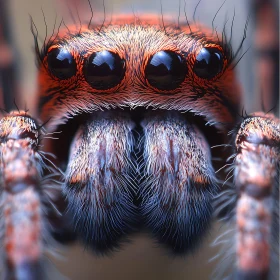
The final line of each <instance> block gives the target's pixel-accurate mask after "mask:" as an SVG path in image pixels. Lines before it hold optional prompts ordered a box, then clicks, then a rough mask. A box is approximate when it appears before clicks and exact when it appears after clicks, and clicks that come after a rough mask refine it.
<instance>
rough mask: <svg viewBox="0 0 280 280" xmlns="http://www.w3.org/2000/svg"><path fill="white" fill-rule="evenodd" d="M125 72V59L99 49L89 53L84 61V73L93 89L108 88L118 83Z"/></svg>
mask: <svg viewBox="0 0 280 280" xmlns="http://www.w3.org/2000/svg"><path fill="white" fill-rule="evenodd" d="M124 74H125V61H124V60H123V59H121V58H120V57H119V55H118V54H116V53H113V52H109V51H101V52H96V53H93V54H92V55H90V57H89V58H88V60H87V61H86V63H85V67H84V75H85V79H86V80H87V82H88V83H89V84H90V85H91V86H92V87H93V88H95V89H102V90H105V89H109V88H112V87H115V86H116V85H118V84H119V83H120V82H121V80H122V79H123V77H124Z"/></svg>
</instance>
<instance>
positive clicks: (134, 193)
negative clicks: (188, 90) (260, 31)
mask: <svg viewBox="0 0 280 280" xmlns="http://www.w3.org/2000/svg"><path fill="white" fill-rule="evenodd" d="M214 178H215V176H214V171H213V167H212V162H211V154H210V148H209V144H208V143H207V141H206V139H205V137H204V136H203V135H202V133H201V132H200V131H199V129H198V128H197V126H196V124H194V123H193V121H192V120H189V121H188V120H186V118H185V116H183V115H182V114H181V113H179V112H175V111H163V110H160V111H152V112H151V111H146V112H142V113H141V114H137V113H136V112H134V114H131V112H127V111H106V112H98V113H95V114H92V115H91V116H89V117H88V118H87V119H86V120H85V121H84V122H83V123H80V126H79V128H78V131H77V132H76V134H75V137H74V140H73V142H72V144H71V147H70V158H69V163H68V167H67V169H66V184H65V186H64V193H65V195H66V196H67V199H68V202H69V211H70V212H71V213H72V216H73V224H74V226H75V229H76V231H77V232H78V234H79V235H80V236H81V238H82V239H83V240H84V241H85V243H86V244H88V245H89V246H91V247H92V248H93V249H94V250H95V251H97V252H106V251H108V250H109V251H110V250H111V249H114V248H118V246H119V242H121V241H122V240H124V236H126V235H127V234H128V233H130V232H131V231H133V230H134V229H136V228H137V226H139V225H140V224H141V223H142V222H143V223H144V224H145V225H146V226H147V227H148V228H149V229H150V230H151V231H152V232H153V234H154V235H155V236H156V238H157V239H158V241H159V242H161V243H164V244H166V245H168V247H170V248H171V250H172V251H173V252H175V253H179V254H180V253H185V252H186V251H188V250H191V249H192V248H193V247H194V246H195V244H196V243H197V241H199V240H200V239H201V237H202V235H203V233H204V232H205V230H206V229H207V228H208V226H209V223H210V220H211V215H212V206H211V200H212V197H213V195H214V194H215V193H216V192H217V185H216V182H215V179H214ZM194 221H200V222H199V224H196V223H195V222H194Z"/></svg>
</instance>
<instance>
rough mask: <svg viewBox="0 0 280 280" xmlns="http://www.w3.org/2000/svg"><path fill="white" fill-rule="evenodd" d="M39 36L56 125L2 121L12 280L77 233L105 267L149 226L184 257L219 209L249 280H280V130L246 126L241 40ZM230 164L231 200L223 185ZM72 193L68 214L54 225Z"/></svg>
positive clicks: (104, 33) (139, 29)
mask: <svg viewBox="0 0 280 280" xmlns="http://www.w3.org/2000/svg"><path fill="white" fill-rule="evenodd" d="M33 35H34V39H35V49H36V53H37V59H38V69H39V70H38V71H39V77H38V87H39V112H40V120H41V121H42V122H43V125H39V124H38V121H36V120H35V119H33V118H32V117H31V116H30V115H29V114H28V112H27V111H21V110H18V111H14V112H12V113H10V114H8V115H6V116H5V117H4V118H3V119H2V120H1V122H0V127H1V130H0V131H1V135H0V139H1V145H2V146H1V155H2V157H1V172H2V174H1V175H2V185H3V186H4V191H3V193H4V196H3V200H2V201H3V202H2V203H3V210H4V217H5V219H4V245H5V246H4V249H5V257H6V261H7V267H8V268H7V273H8V277H10V278H11V279H13V278H15V279H38V278H39V275H40V273H41V272H40V265H41V261H42V259H41V251H42V249H41V248H42V246H43V243H44V242H48V239H51V237H49V236H46V237H45V236H43V233H46V232H47V234H54V236H56V235H57V232H58V233H59V234H60V233H61V230H64V229H65V230H66V231H68V230H69V227H70V231H72V230H73V231H74V232H75V234H77V236H78V238H79V239H80V240H82V241H83V242H84V244H85V245H86V246H87V247H88V248H89V249H92V250H93V251H94V252H96V253H98V254H107V253H110V252H111V251H114V250H116V249H119V246H120V244H122V243H123V242H125V241H126V238H127V237H129V235H130V234H132V233H134V232H136V231H138V230H139V229H140V228H142V227H144V228H145V229H146V230H147V231H149V232H150V233H152V235H153V237H154V239H155V240H157V242H158V243H159V244H161V245H163V246H164V247H166V248H167V250H168V251H170V252H172V253H173V254H175V255H183V254H186V253H188V252H192V251H193V250H194V249H195V248H196V247H197V246H198V243H199V242H200V241H201V240H202V239H203V237H204V236H205V234H206V232H207V231H208V228H209V226H210V223H211V220H212V217H213V215H214V213H213V212H214V210H215V208H219V209H222V211H225V212H227V213H226V216H227V218H228V217H229V218H231V219H233V220H234V221H235V223H236V231H237V236H236V240H235V251H236V254H235V255H236V262H235V263H236V265H235V266H236V269H235V276H236V278H237V279H257V278H259V279H268V277H269V268H270V267H269V266H270V264H269V263H270V259H271V257H270V251H271V247H270V245H269V243H270V241H271V239H273V238H275V237H271V236H272V234H273V233H274V231H277V228H276V226H275V225H273V223H277V222H278V220H277V217H274V216H277V215H276V214H277V213H275V215H274V212H273V211H275V209H277V207H278V206H277V201H276V200H277V196H278V195H277V191H278V180H279V179H278V176H279V174H278V173H279V161H280V159H279V154H280V151H279V146H280V144H279V143H280V122H279V120H278V119H277V118H276V117H275V116H274V115H272V114H266V113H261V112H258V113H254V114H251V115H245V116H243V115H242V116H240V115H239V109H240V108H239V102H240V98H241V91H240V88H239V84H238V82H237V79H236V76H235V72H234V68H235V66H236V63H237V62H238V59H239V58H240V56H241V54H240V49H241V48H238V50H237V51H236V52H233V50H232V49H231V46H230V41H231V36H230V37H227V36H226V33H225V32H223V33H222V34H221V35H220V34H218V33H217V32H216V31H215V30H214V29H213V28H212V29H211V28H207V27H204V26H200V25H199V24H191V23H189V21H188V19H187V18H185V21H184V22H183V23H180V24H178V25H177V24H173V23H168V22H165V21H161V20H159V21H158V20H157V19H156V18H141V19H138V18H137V17H135V16H131V17H129V16H128V17H123V18H121V19H119V18H116V19H115V18H113V19H112V20H111V21H110V22H109V23H106V22H104V23H103V24H102V25H101V26H100V25H96V24H95V22H93V21H92V20H90V21H89V23H88V24H87V25H80V26H78V28H77V27H70V26H67V25H65V28H64V30H59V31H58V33H57V34H53V36H51V37H50V39H48V40H47V41H46V42H45V43H44V45H43V48H42V50H39V46H38V34H37V32H36V28H34V25H33ZM241 44H242V43H241ZM229 132H230V134H232V136H229V135H228V133H229ZM54 134H55V135H56V136H58V137H57V138H58V139H47V138H48V137H49V136H50V138H52V136H53V135H54ZM43 139H44V140H45V144H44V149H45V150H46V151H47V152H43V151H42V150H41V148H40V143H41V141H42V140H43ZM230 142H231V143H232V146H233V149H232V150H230V151H227V150H224V149H222V148H223V147H224V146H225V145H226V143H230ZM211 147H213V149H211ZM216 147H217V149H216ZM219 147H221V148H220V149H219ZM49 153H51V154H49ZM52 154H53V155H55V157H56V158H55V159H54V158H52ZM221 155H222V156H221ZM50 158H51V159H50ZM215 158H219V160H221V162H215ZM27 162H28V163H27ZM227 162H229V165H230V166H231V169H230V172H232V171H233V173H234V180H233V182H232V183H231V184H230V187H229V188H227V187H225V185H224V184H223V185H222V184H221V183H220V180H221V178H220V177H218V176H217V175H216V174H215V170H216V171H218V170H220V169H221V168H223V167H224V166H225V164H226V163H227ZM15 174H16V175H15ZM227 174H230V173H227ZM228 176H229V175H228ZM227 179H228V178H226V180H227ZM60 190H62V194H63V195H64V196H65V200H62V204H63V202H66V203H67V206H66V209H63V206H64V205H62V211H61V213H62V214H61V215H62V216H59V215H57V216H55V217H54V218H53V215H54V212H55V211H56V209H57V207H56V206H54V205H53V204H55V203H56V202H57V200H58V197H60V194H59V193H60ZM53 197H54V198H53ZM220 197H222V198H220ZM232 200H233V203H231V201H232ZM235 200H237V201H235ZM232 204H233V205H232ZM228 208H233V210H232V209H230V210H228ZM42 209H46V211H47V213H46V214H45V213H44V212H43V211H42ZM275 212H277V211H275ZM221 215H222V214H221ZM231 216H233V217H231ZM22 217H23V218H22ZM48 218H49V219H50V224H48V223H47V222H44V223H43V222H42V221H41V220H48ZM61 218H62V220H60V219H61ZM56 219H58V222H57V220H56ZM66 219H67V222H65V220H66ZM15 221H16V222H18V223H16V222H15ZM68 221H70V225H69V224H68ZM43 227H46V229H43ZM64 227H65V228H64ZM274 228H276V229H275V230H274ZM19 237H20V238H19ZM56 237H57V236H56ZM276 238H277V237H276ZM274 242H276V241H274ZM124 246H125V245H124Z"/></svg>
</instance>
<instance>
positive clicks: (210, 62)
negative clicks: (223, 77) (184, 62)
mask: <svg viewBox="0 0 280 280" xmlns="http://www.w3.org/2000/svg"><path fill="white" fill-rule="evenodd" d="M223 66H224V61H223V55H222V53H221V52H220V51H219V50H218V49H216V48H203V49H201V51H200V52H199V54H198V55H197V57H196V61H195V63H194V68H193V71H194V73H195V74H196V75H197V76H198V77H200V78H203V79H211V78H213V77H215V76H216V75H217V74H219V73H220V72H221V71H222V69H223Z"/></svg>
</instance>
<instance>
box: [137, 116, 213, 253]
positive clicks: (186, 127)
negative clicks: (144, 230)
mask: <svg viewBox="0 0 280 280" xmlns="http://www.w3.org/2000/svg"><path fill="white" fill-rule="evenodd" d="M142 127H143V130H144V137H145V141H144V152H143V157H144V162H145V172H144V177H143V182H142V186H141V190H140V192H141V196H142V205H141V211H142V215H143V217H144V219H145V222H146V224H147V226H148V227H149V228H150V229H151V230H152V232H153V233H154V235H155V236H156V238H157V239H158V240H159V242H161V243H164V244H166V245H168V246H169V247H170V248H171V250H172V251H173V252H175V253H179V254H183V253H185V252H186V251H187V250H191V249H193V248H194V246H195V245H196V244H197V242H198V241H200V239H201V237H202V235H203V233H205V230H206V229H207V228H208V226H209V223H210V221H211V216H212V206H211V200H212V197H213V195H214V194H215V193H216V192H217V184H216V181H215V175H214V170H213V167H212V163H211V154H210V148H209V145H208V144H207V141H206V139H205V138H204V136H203V135H202V133H201V132H200V131H199V130H198V129H197V128H196V126H195V125H194V124H192V123H188V122H187V120H186V119H184V118H183V115H182V114H180V113H179V112H173V111H172V112H152V113H150V114H148V115H146V118H145V119H144V120H143V121H142Z"/></svg>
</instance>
